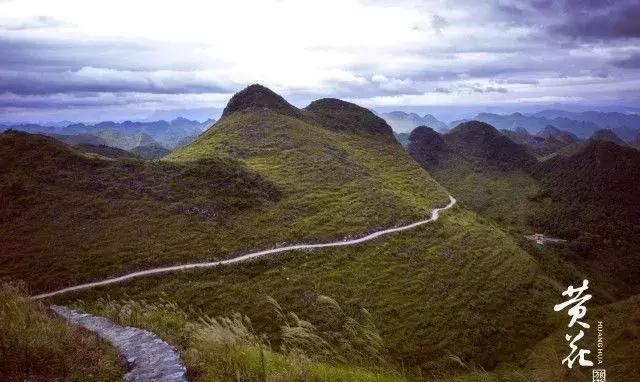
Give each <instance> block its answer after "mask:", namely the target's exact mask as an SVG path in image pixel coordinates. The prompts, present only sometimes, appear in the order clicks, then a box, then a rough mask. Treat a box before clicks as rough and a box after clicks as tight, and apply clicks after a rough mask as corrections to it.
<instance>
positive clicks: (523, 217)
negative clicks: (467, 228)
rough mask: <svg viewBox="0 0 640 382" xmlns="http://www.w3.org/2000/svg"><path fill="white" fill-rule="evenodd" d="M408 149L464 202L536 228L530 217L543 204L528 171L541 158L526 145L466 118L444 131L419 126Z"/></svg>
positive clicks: (504, 221)
mask: <svg viewBox="0 0 640 382" xmlns="http://www.w3.org/2000/svg"><path fill="white" fill-rule="evenodd" d="M408 151H409V153H410V155H411V156H412V157H413V158H414V159H415V160H416V161H417V162H418V163H420V164H421V165H422V166H423V167H424V168H425V169H427V170H428V171H429V173H430V174H431V175H432V176H433V177H434V178H435V179H437V180H438V182H440V183H441V184H442V185H443V186H444V187H446V188H447V190H449V191H450V192H451V193H452V194H454V195H456V197H457V198H458V200H459V201H460V202H461V204H462V205H464V206H467V207H468V208H471V209H473V210H475V211H478V212H480V213H481V214H483V215H485V216H488V217H490V218H492V219H494V220H495V221H497V222H499V223H501V225H502V227H504V228H506V229H509V230H511V229H513V230H516V231H520V232H528V231H530V230H531V227H530V225H529V222H530V216H531V213H532V211H535V210H536V209H537V208H538V205H537V203H534V202H533V201H532V200H531V198H533V197H534V196H536V195H537V194H538V193H539V191H540V187H539V184H538V182H537V181H536V180H535V179H534V178H533V177H532V176H531V174H530V173H529V171H528V168H530V166H531V165H532V164H534V163H535V162H536V160H535V158H534V157H533V156H532V155H530V154H528V152H527V150H526V149H525V148H524V146H521V145H517V144H515V143H514V142H512V141H510V140H509V138H507V137H505V136H503V135H502V134H501V133H500V132H498V131H497V130H496V129H495V128H493V127H492V126H490V125H487V124H485V123H481V122H466V123H463V124H460V125H459V126H457V127H456V128H454V129H453V130H451V132H449V133H447V134H443V135H440V134H439V133H437V132H435V131H434V130H432V129H430V128H427V127H419V128H417V129H415V130H414V131H413V132H412V133H411V136H410V142H409V146H408Z"/></svg>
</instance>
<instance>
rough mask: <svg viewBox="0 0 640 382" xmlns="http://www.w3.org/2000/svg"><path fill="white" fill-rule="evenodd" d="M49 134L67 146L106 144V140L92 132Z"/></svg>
mask: <svg viewBox="0 0 640 382" xmlns="http://www.w3.org/2000/svg"><path fill="white" fill-rule="evenodd" d="M51 136H52V137H54V138H55V139H57V140H59V141H62V142H64V143H66V144H68V145H69V146H78V145H94V146H99V145H106V144H107V141H105V140H104V139H102V138H100V137H98V136H96V135H93V134H77V135H64V134H52V135H51Z"/></svg>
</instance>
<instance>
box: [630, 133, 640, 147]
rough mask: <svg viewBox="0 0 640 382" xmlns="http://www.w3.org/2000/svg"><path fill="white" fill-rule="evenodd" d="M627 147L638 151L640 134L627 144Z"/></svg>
mask: <svg viewBox="0 0 640 382" xmlns="http://www.w3.org/2000/svg"><path fill="white" fill-rule="evenodd" d="M629 145H630V146H631V147H633V148H635V149H636V150H640V134H638V135H636V137H635V138H634V139H633V140H631V142H629Z"/></svg>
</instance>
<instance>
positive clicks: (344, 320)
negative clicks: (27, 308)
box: [78, 296, 405, 382]
mask: <svg viewBox="0 0 640 382" xmlns="http://www.w3.org/2000/svg"><path fill="white" fill-rule="evenodd" d="M266 301H267V305H268V306H270V307H271V309H272V310H273V313H274V317H276V318H275V322H274V324H275V325H278V327H279V330H278V332H277V333H275V334H266V333H257V332H256V331H255V330H254V328H253V325H252V323H251V319H250V318H249V317H247V316H245V315H242V314H240V313H233V314H231V315H230V316H225V317H211V316H208V315H205V314H202V313H201V312H198V311H196V310H193V309H192V310H189V311H185V310H183V309H181V308H179V307H178V306H177V305H176V304H174V303H172V302H169V301H165V300H159V301H158V302H155V303H149V302H146V301H133V300H112V299H100V300H98V301H96V302H93V303H91V305H88V304H86V303H83V302H79V303H78V306H79V308H80V309H85V310H87V309H88V310H92V311H94V312H96V313H97V314H101V315H106V316H109V317H111V318H113V319H115V320H116V321H118V322H120V323H121V324H125V325H135V326H139V327H145V328H147V329H149V330H152V331H154V332H155V333H156V334H158V335H160V336H161V337H163V338H165V339H166V340H168V341H169V342H171V343H173V344H174V345H177V346H178V347H179V348H180V349H181V352H182V358H183V360H184V362H185V363H186V365H187V367H188V370H189V375H190V377H191V379H192V380H194V381H202V382H211V381H354V382H355V381H381V382H385V381H388V382H402V381H405V377H404V376H402V374H401V373H399V372H397V371H395V370H393V368H392V366H391V365H390V364H389V363H387V362H385V360H384V357H383V356H382V348H383V347H382V345H383V344H382V340H381V339H380V336H379V334H378V333H377V329H376V327H375V325H373V323H372V321H371V319H370V317H369V316H368V313H366V311H365V312H362V315H361V317H357V318H353V317H349V316H347V315H346V314H344V313H343V312H342V309H341V307H340V305H339V304H338V303H337V302H336V301H335V300H333V299H331V298H329V297H326V296H318V297H317V299H316V301H315V302H314V303H313V305H314V306H315V307H316V311H315V312H314V314H313V319H314V322H311V321H307V320H304V319H301V318H300V317H298V315H297V314H295V313H294V312H285V311H284V310H283V309H282V307H281V306H280V305H279V304H278V302H277V301H276V300H275V299H273V298H271V297H266Z"/></svg>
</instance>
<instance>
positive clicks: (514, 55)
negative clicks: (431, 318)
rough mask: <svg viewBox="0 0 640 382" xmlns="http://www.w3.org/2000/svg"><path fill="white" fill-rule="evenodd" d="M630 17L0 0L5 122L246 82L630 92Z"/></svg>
mask: <svg viewBox="0 0 640 382" xmlns="http://www.w3.org/2000/svg"><path fill="white" fill-rule="evenodd" d="M151 7H153V10H154V15H153V17H149V16H148V10H149V9H150V8H151ZM247 9H251V10H252V12H250V13H247V12H246V10H247ZM335 9H340V10H341V11H340V12H335ZM434 10H437V12H434ZM639 10H640V3H638V2H637V1H631V0H621V1H615V2H613V1H598V0H590V1H585V2H582V1H580V2H578V1H570V0H558V1H551V0H501V1H499V2H478V1H474V0H424V1H415V0H363V1H359V0H326V1H325V2H313V1H304V0H262V1H251V0H237V1H234V2H205V1H199V0H183V1H182V2H180V3H176V2H153V1H151V0H137V1H135V2H131V1H130V0H112V2H110V5H109V7H96V6H95V4H94V3H93V2H92V1H91V0H87V1H85V2H82V3H81V4H80V3H77V2H75V1H73V0H59V1H56V2H55V4H54V2H51V1H47V0H21V1H10V2H0V15H2V16H0V52H2V59H0V95H3V96H2V97H3V98H2V102H3V104H2V105H4V106H3V107H2V109H1V110H0V113H4V114H5V115H0V119H8V117H7V116H6V115H8V114H9V113H30V112H33V111H35V110H37V109H38V107H40V108H43V109H46V110H52V109H54V107H53V106H51V105H55V108H58V109H60V110H62V111H64V110H77V109H79V108H83V107H84V108H87V109H91V110H100V112H101V113H106V114H108V113H109V111H110V110H111V111H115V110H118V113H125V112H126V109H127V108H129V110H130V111H131V113H137V112H138V111H139V110H150V109H152V108H159V109H165V108H179V107H185V108H186V107H190V103H198V105H199V106H198V107H200V106H203V107H204V106H206V105H202V103H204V102H208V101H209V102H215V103H216V106H220V105H219V104H220V103H221V104H224V102H225V101H224V100H223V99H222V98H221V97H223V96H228V95H229V94H231V93H232V92H234V91H236V90H238V89H240V88H242V87H244V86H245V85H247V84H250V83H254V82H259V83H263V84H264V85H266V86H269V87H272V88H273V89H274V90H276V91H278V92H280V93H282V94H283V95H284V96H286V97H287V99H290V100H292V102H294V103H296V104H300V105H304V103H306V102H308V101H309V100H312V99H314V98H320V97H339V98H348V99H352V100H361V101H362V102H364V103H366V104H367V105H375V104H376V102H380V103H381V104H385V105H388V104H393V105H402V103H403V102H406V104H407V105H409V104H410V105H418V104H424V105H436V104H443V105H454V104H457V103H473V104H476V105H482V104H493V105H495V104H501V103H502V104H507V103H509V104H511V103H513V102H514V100H517V99H524V100H529V99H536V100H542V101H540V102H543V101H544V100H553V99H556V98H553V97H560V98H557V99H563V100H567V102H569V101H570V102H591V101H595V100H601V99H603V100H607V102H616V101H623V100H625V99H628V97H629V96H630V95H631V96H632V97H636V96H637V94H638V90H637V89H638V85H637V80H638V76H639V73H640V65H638V62H639V61H640V60H639V58H638V54H637V46H638V43H639V42H640V31H639V28H640V27H639V26H638V25H637V24H638V23H635V20H637V19H638V18H639V17H640V14H639V13H638V12H639ZM8 15H11V16H8ZM212 15H213V16H212ZM238 15H242V23H238ZM212 17H213V18H212ZM114 20H117V22H114ZM326 20H331V22H330V23H329V24H327V22H326ZM561 74H565V75H563V76H561ZM632 86H636V88H635V90H634V88H633V87H632ZM575 94H580V95H581V97H583V99H581V100H577V99H575V98H571V97H572V96H574V95H575ZM625 97H626V98H625ZM636 98H637V97H636ZM634 99H635V98H634ZM523 102H530V101H523Z"/></svg>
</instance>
